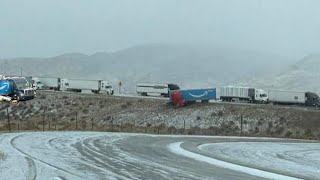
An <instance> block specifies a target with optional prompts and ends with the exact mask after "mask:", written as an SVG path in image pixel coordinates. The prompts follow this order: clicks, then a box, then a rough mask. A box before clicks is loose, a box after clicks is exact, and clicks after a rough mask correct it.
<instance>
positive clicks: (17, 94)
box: [0, 76, 36, 101]
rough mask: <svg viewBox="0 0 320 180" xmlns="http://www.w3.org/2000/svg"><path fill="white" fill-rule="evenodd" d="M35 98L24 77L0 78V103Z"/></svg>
mask: <svg viewBox="0 0 320 180" xmlns="http://www.w3.org/2000/svg"><path fill="white" fill-rule="evenodd" d="M35 96H36V93H35V91H34V90H33V88H31V87H30V84H29V82H28V81H27V80H26V79H25V78H24V77H11V78H8V77H7V78H6V77H4V76H1V77H0V101H20V100H29V99H33V98H34V97H35Z"/></svg>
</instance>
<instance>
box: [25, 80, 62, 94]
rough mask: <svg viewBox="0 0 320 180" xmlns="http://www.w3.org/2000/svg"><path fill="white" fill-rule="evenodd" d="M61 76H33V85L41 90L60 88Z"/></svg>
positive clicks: (57, 89) (56, 89)
mask: <svg viewBox="0 0 320 180" xmlns="http://www.w3.org/2000/svg"><path fill="white" fill-rule="evenodd" d="M60 80H61V79H60V78H56V77H32V79H31V81H32V85H33V87H34V88H35V89H39V90H55V91H59V90H60Z"/></svg>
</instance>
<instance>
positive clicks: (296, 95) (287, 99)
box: [268, 90, 320, 106]
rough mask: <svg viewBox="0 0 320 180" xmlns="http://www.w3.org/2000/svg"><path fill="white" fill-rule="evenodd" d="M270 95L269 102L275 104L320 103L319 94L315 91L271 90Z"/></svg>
mask: <svg viewBox="0 0 320 180" xmlns="http://www.w3.org/2000/svg"><path fill="white" fill-rule="evenodd" d="M268 96H269V102H271V103H274V104H300V105H305V106H319V105H320V100H319V96H318V95H317V94H316V93H313V92H298V91H284V90H283V91H279V90H269V91H268Z"/></svg>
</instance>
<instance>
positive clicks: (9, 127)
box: [7, 108, 11, 132]
mask: <svg viewBox="0 0 320 180" xmlns="http://www.w3.org/2000/svg"><path fill="white" fill-rule="evenodd" d="M7 119H8V129H9V132H11V125H10V117H9V108H7Z"/></svg>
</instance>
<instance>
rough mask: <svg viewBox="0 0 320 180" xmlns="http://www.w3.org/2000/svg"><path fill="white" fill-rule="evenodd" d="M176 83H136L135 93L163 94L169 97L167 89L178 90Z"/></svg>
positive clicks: (146, 94)
mask: <svg viewBox="0 0 320 180" xmlns="http://www.w3.org/2000/svg"><path fill="white" fill-rule="evenodd" d="M179 89H180V87H179V86H178V85H177V84H170V83H137V87H136V90H137V94H138V95H141V96H150V95H151V96H164V97H169V91H172V90H179Z"/></svg>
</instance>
